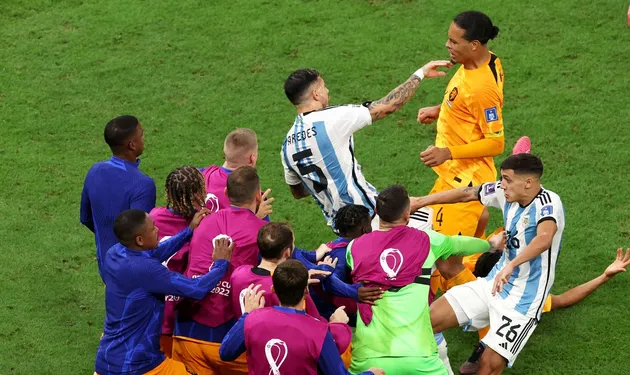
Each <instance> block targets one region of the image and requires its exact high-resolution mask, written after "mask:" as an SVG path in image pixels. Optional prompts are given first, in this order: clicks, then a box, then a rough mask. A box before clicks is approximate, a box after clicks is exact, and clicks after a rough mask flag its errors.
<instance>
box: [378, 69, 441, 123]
mask: <svg viewBox="0 0 630 375" xmlns="http://www.w3.org/2000/svg"><path fill="white" fill-rule="evenodd" d="M452 65H453V64H452V63H451V62H450V61H446V60H439V61H431V62H429V63H428V64H426V65H425V66H423V67H422V68H420V69H418V70H417V71H416V72H415V73H413V74H412V75H411V77H409V79H408V80H406V81H405V82H404V83H403V84H401V85H400V86H398V87H396V88H395V89H393V90H392V91H391V92H390V93H389V94H387V95H386V96H385V97H383V98H381V99H380V100H377V101H375V102H372V103H370V105H369V106H368V109H369V110H370V115H371V116H372V121H376V120H380V119H382V118H385V117H387V116H389V115H391V114H392V113H394V112H396V111H398V110H399V109H400V108H401V107H402V106H403V105H405V103H407V102H408V101H409V99H411V98H412V97H413V95H414V94H415V93H416V90H417V89H418V86H420V82H421V81H422V79H423V78H434V77H442V76H445V75H446V73H445V72H442V71H439V70H437V69H438V68H441V67H443V68H450V67H451V66H452Z"/></svg>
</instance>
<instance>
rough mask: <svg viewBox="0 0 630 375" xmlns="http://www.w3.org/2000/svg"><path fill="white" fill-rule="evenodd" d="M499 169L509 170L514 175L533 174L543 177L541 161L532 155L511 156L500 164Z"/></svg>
mask: <svg viewBox="0 0 630 375" xmlns="http://www.w3.org/2000/svg"><path fill="white" fill-rule="evenodd" d="M501 169H502V170H505V169H511V170H513V171H514V173H516V174H533V175H535V176H536V177H538V178H540V177H542V175H543V163H542V160H540V158H539V157H538V156H536V155H532V154H516V155H511V156H510V157H508V158H507V159H505V160H503V163H501Z"/></svg>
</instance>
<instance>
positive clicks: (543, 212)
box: [540, 204, 553, 216]
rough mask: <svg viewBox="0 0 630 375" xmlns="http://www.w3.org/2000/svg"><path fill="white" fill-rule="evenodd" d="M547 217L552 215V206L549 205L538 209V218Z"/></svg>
mask: <svg viewBox="0 0 630 375" xmlns="http://www.w3.org/2000/svg"><path fill="white" fill-rule="evenodd" d="M549 215H553V206H552V205H550V204H548V205H546V206H543V208H541V209H540V216H549Z"/></svg>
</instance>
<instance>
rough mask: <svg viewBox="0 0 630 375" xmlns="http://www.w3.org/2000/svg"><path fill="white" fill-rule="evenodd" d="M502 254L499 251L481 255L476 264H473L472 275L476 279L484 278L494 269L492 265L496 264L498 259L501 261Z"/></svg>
mask: <svg viewBox="0 0 630 375" xmlns="http://www.w3.org/2000/svg"><path fill="white" fill-rule="evenodd" d="M501 254H502V252H500V251H492V252H488V253H483V254H481V256H480V257H479V259H477V263H475V271H473V274H474V275H475V276H476V277H486V276H488V274H489V273H490V271H492V268H494V265H495V264H497V262H498V261H499V259H501Z"/></svg>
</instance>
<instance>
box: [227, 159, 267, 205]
mask: <svg viewBox="0 0 630 375" xmlns="http://www.w3.org/2000/svg"><path fill="white" fill-rule="evenodd" d="M258 192H260V178H259V177H258V172H257V171H256V168H254V167H240V168H237V169H235V170H234V171H232V173H230V176H229V177H228V180H227V195H228V198H229V199H230V203H233V204H244V203H250V202H251V201H252V199H253V198H254V196H255V195H256V193H258Z"/></svg>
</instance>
